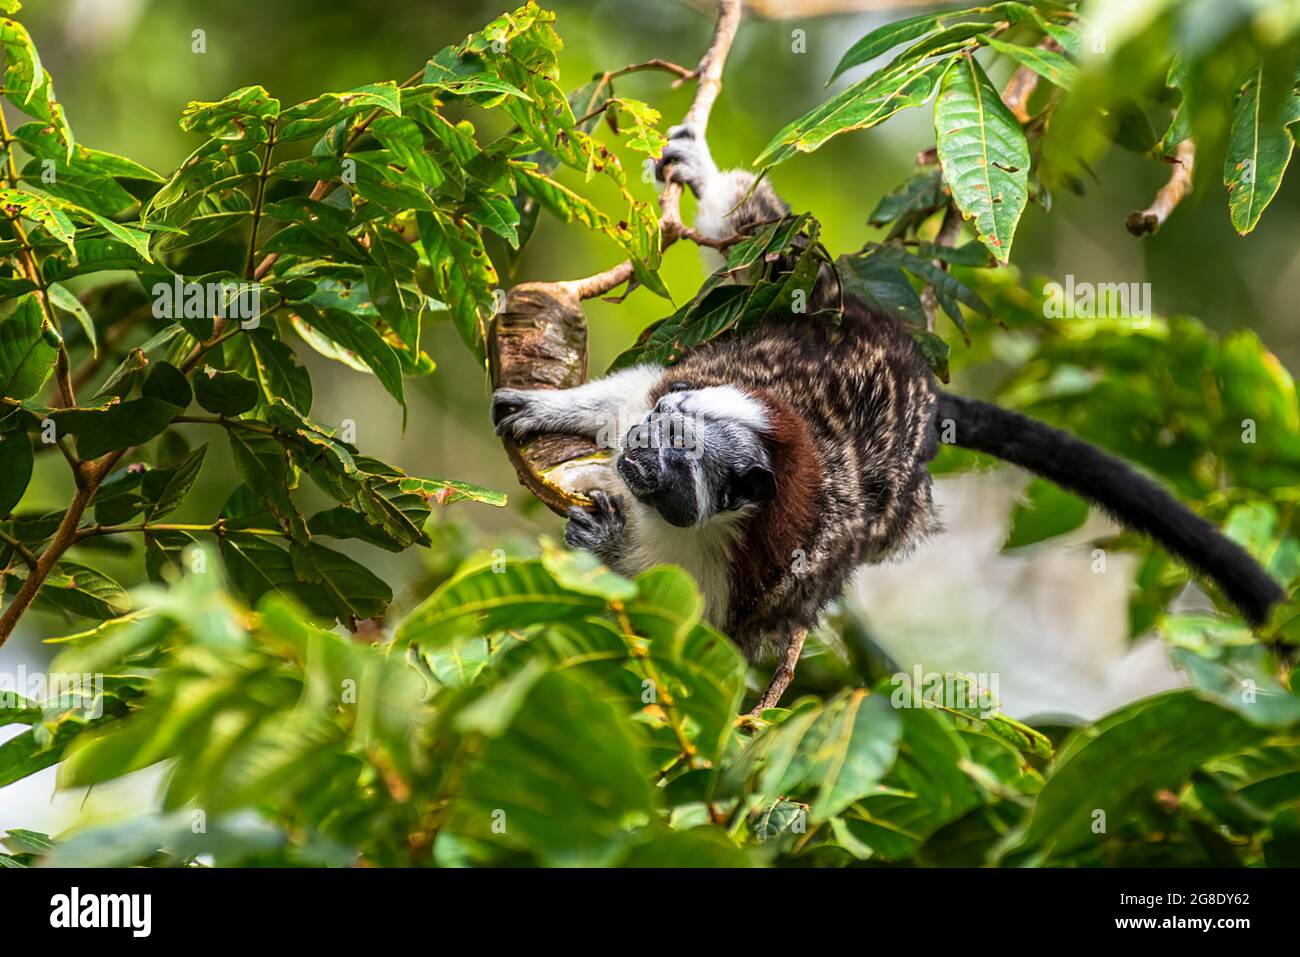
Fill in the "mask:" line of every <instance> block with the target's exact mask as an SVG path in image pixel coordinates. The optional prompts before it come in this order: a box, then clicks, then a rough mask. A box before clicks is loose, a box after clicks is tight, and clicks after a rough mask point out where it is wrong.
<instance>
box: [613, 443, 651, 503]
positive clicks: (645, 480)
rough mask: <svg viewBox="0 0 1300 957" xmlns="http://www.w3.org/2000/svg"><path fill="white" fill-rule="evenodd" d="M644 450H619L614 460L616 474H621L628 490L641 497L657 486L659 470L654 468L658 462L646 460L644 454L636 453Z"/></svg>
mask: <svg viewBox="0 0 1300 957" xmlns="http://www.w3.org/2000/svg"><path fill="white" fill-rule="evenodd" d="M644 451H645V450H643V449H642V450H629V451H626V452H621V453H619V456H618V458H617V459H616V460H615V462H614V467H615V468H617V469H618V474H619V475H620V476H622V478H623V482H624V484H625V485H627V488H628V491H629V492H631V493H632V494H633V495H635V496H636V497H637V498H641V499H643V498H647V497H649V496H650V495H652V494H653V493H654V492H655V491H656V490H657V489H658V488H659V470H658V468H656V466H657V465H658V464H659V463H658V462H654V463H651V462H648V461H646V457H645V456H644V455H638V454H637V453H638V452H644ZM650 451H653V450H650Z"/></svg>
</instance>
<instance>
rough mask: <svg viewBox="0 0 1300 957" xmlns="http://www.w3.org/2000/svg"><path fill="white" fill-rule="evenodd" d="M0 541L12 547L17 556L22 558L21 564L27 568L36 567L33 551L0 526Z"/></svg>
mask: <svg viewBox="0 0 1300 957" xmlns="http://www.w3.org/2000/svg"><path fill="white" fill-rule="evenodd" d="M0 542H4V543H5V544H6V545H8V546H9V547H10V548H12V549H13V550H14V554H16V555H17V556H18V557H19V558H21V559H22V560H23V564H24V565H26V566H27V567H28V568H32V569H34V568H35V567H36V555H35V553H34V552H33V551H32V550H31V549H30V548H28V547H27V546H26V545H24V544H23V543H22V542H20V541H19V540H18V539H17V538H15V537H14V536H12V535H10V534H9V533H8V532H6V531H5V530H4V529H3V528H0Z"/></svg>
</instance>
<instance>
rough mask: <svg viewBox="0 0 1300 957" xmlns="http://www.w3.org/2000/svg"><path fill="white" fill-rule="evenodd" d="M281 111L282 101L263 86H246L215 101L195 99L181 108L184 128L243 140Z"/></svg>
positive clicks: (216, 136)
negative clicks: (208, 101) (204, 101)
mask: <svg viewBox="0 0 1300 957" xmlns="http://www.w3.org/2000/svg"><path fill="white" fill-rule="evenodd" d="M279 113H280V101H279V100H277V99H275V98H274V97H272V96H271V95H270V94H268V93H267V92H266V90H264V89H262V87H260V86H246V87H242V88H241V89H238V90H236V91H235V92H233V93H231V94H230V95H229V96H227V97H226V98H225V99H222V100H217V101H215V102H212V103H203V102H200V101H198V100H191V101H190V103H189V105H188V106H186V107H185V109H184V110H183V111H181V129H183V130H185V131H186V132H187V133H206V134H207V135H209V136H211V137H213V138H214V139H219V140H242V139H244V138H245V137H246V136H248V135H249V134H250V132H251V131H254V130H260V131H262V132H263V134H264V133H265V130H264V124H265V123H266V121H268V120H273V119H275V118H276V116H278V115H279Z"/></svg>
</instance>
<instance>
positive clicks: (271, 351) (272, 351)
mask: <svg viewBox="0 0 1300 957" xmlns="http://www.w3.org/2000/svg"><path fill="white" fill-rule="evenodd" d="M240 340H242V341H245V342H247V343H248V349H249V354H250V356H251V358H252V364H253V371H254V372H255V374H256V375H257V381H258V384H259V385H261V387H262V395H263V397H264V398H265V399H266V401H267V402H268V403H270V402H273V401H275V400H276V399H283V400H284V401H285V402H288V403H289V404H290V405H291V406H293V407H294V409H296V410H297V411H298V412H300V413H302V414H303V415H306V414H308V413H309V412H311V403H312V386H311V376H310V375H308V373H307V370H306V369H304V368H303V367H302V365H301V364H300V363H299V362H298V359H297V357H296V356H295V355H294V354H293V350H292V349H290V348H289V347H288V346H287V345H285V344H284V343H283V342H281V341H280V340H279V339H277V338H276V337H275V335H274V333H272V332H271V330H270V329H250V330H248V331H247V332H246V333H245V335H243V336H240V337H239V339H238V340H232V341H240Z"/></svg>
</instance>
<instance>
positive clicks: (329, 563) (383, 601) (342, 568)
mask: <svg viewBox="0 0 1300 957" xmlns="http://www.w3.org/2000/svg"><path fill="white" fill-rule="evenodd" d="M289 554H290V559H291V561H292V565H293V571H294V576H295V577H296V578H297V580H298V581H299V582H301V583H303V585H304V586H305V587H304V588H301V589H296V590H295V593H296V594H297V596H298V598H299V600H300V601H303V602H304V603H305V604H307V606H308V607H310V608H312V609H313V610H324V609H328V611H329V614H330V615H331V616H333V617H335V618H337V619H338V620H339V621H341V622H343V623H344V624H348V623H350V622H353V621H359V620H363V619H367V618H382V617H383V616H384V611H385V610H386V609H387V608H388V603H389V602H391V601H392V600H393V592H392V590H391V589H390V588H389V587H388V585H387V584H386V583H385V582H384V581H383V579H381V578H379V577H378V576H377V575H375V574H374V572H372V571H370V570H369V569H368V568H366V567H365V566H364V565H362V564H360V563H359V562H357V561H354V560H353V559H351V558H348V556H346V555H344V554H343V553H342V552H336V551H334V550H333V549H331V548H326V547H325V546H324V545H320V544H317V543H316V542H310V543H309V544H307V545H300V544H298V543H296V542H295V543H293V544H291V545H290V546H289ZM307 596H310V599H308V597H307Z"/></svg>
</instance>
